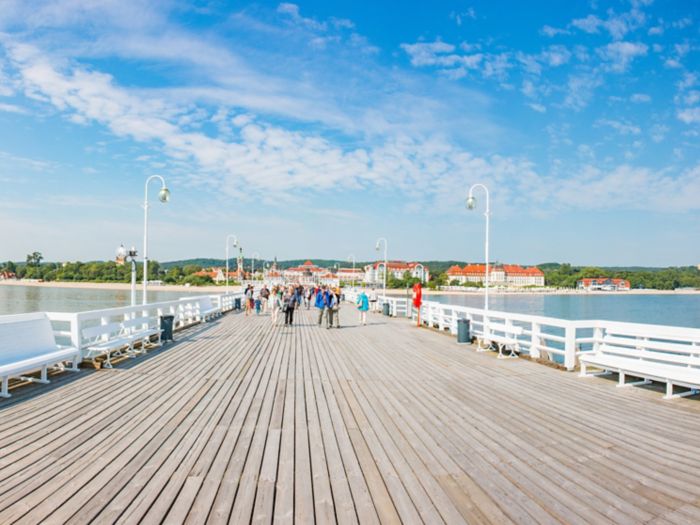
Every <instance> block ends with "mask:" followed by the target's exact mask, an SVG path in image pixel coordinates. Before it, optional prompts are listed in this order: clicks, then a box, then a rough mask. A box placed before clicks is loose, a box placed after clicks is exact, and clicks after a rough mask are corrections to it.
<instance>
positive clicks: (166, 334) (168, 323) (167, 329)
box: [160, 315, 175, 341]
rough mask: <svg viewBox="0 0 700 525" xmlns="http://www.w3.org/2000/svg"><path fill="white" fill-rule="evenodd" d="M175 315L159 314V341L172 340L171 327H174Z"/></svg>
mask: <svg viewBox="0 0 700 525" xmlns="http://www.w3.org/2000/svg"><path fill="white" fill-rule="evenodd" d="M174 325H175V316H174V315H161V316H160V329H161V334H160V340H161V341H173V340H174V339H173V328H174V327H175V326H174Z"/></svg>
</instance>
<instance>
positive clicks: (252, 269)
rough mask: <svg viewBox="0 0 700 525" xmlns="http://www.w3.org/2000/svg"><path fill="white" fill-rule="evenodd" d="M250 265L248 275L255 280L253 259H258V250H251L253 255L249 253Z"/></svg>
mask: <svg viewBox="0 0 700 525" xmlns="http://www.w3.org/2000/svg"><path fill="white" fill-rule="evenodd" d="M251 257H252V259H251V262H250V263H251V267H250V277H251V278H252V279H253V280H255V259H256V258H258V259H260V254H259V253H258V252H253V255H251Z"/></svg>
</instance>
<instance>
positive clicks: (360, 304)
mask: <svg viewBox="0 0 700 525" xmlns="http://www.w3.org/2000/svg"><path fill="white" fill-rule="evenodd" d="M357 310H358V311H359V312H360V324H361V325H366V324H367V310H369V297H367V294H366V293H365V291H364V290H362V291H361V292H360V295H358V296H357Z"/></svg>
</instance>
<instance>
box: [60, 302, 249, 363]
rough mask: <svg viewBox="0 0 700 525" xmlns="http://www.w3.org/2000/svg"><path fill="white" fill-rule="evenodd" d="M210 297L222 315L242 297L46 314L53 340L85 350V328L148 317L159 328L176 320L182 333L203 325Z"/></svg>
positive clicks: (175, 325) (176, 327)
mask: <svg viewBox="0 0 700 525" xmlns="http://www.w3.org/2000/svg"><path fill="white" fill-rule="evenodd" d="M204 297H207V298H208V299H209V300H210V301H211V304H213V305H214V306H217V307H219V308H221V311H222V312H227V311H229V310H232V309H233V307H234V304H235V299H236V298H240V297H242V295H241V294H240V293H235V294H231V293H230V294H217V295H210V296H193V297H184V298H181V299H178V300H175V301H163V302H158V303H149V304H145V305H137V306H122V307H118V308H106V309H102V310H92V311H87V312H73V313H69V312H47V315H48V316H49V319H50V320H51V324H52V325H53V328H54V336H55V337H56V340H57V341H58V342H59V343H60V342H63V343H66V344H70V345H71V346H74V347H76V348H79V349H81V350H83V349H84V348H85V346H86V344H87V343H88V341H87V340H86V339H85V338H84V337H83V334H82V331H83V329H85V328H88V327H91V326H97V325H100V324H101V325H107V324H110V323H115V322H117V323H119V322H122V321H127V320H129V319H135V318H141V317H147V318H149V320H150V321H152V322H153V323H154V324H157V323H158V322H159V320H160V317H161V316H165V315H172V316H174V326H173V327H174V328H175V329H180V328H184V327H186V326H189V325H192V324H195V323H198V322H201V321H202V320H203V319H202V303H203V299H204Z"/></svg>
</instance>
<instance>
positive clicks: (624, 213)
mask: <svg viewBox="0 0 700 525" xmlns="http://www.w3.org/2000/svg"><path fill="white" fill-rule="evenodd" d="M154 4H155V5H154ZM376 4H377V3H376V2H371V3H370V2H345V1H343V2H328V1H326V2H321V1H313V2H300V3H279V2H257V3H246V2H224V1H204V0H201V1H196V2H186V1H184V0H177V1H172V2H168V1H162V2H148V1H145V0H58V1H54V2H48V1H37V2H31V3H29V2H24V1H22V0H0V13H1V14H0V184H1V185H2V186H1V187H2V191H1V192H0V224H2V227H0V259H2V260H6V259H24V257H25V255H26V254H27V253H29V252H32V251H34V250H39V251H41V252H43V253H44V255H45V257H46V259H47V260H78V259H80V260H88V259H109V258H111V257H112V256H113V253H114V250H115V248H116V247H117V246H118V245H119V244H120V243H124V244H126V245H132V244H133V245H136V246H137V248H138V249H139V250H141V242H142V241H141V239H142V235H143V233H142V228H143V225H142V221H143V211H142V208H141V203H142V201H143V191H144V189H143V184H144V181H145V179H146V178H147V177H148V176H149V175H153V174H160V175H163V176H164V177H165V178H166V180H167V182H168V185H169V186H170V188H171V190H172V201H171V202H170V203H169V204H168V205H160V204H154V205H153V208H152V212H151V229H150V233H151V244H150V255H151V257H152V258H154V259H159V260H163V261H165V260H173V259H179V258H188V257H197V256H208V257H222V256H223V252H224V239H225V236H226V234H227V233H234V234H237V235H238V237H239V238H240V239H241V243H242V245H243V246H244V248H245V251H246V252H247V253H249V254H251V253H253V252H258V253H259V254H261V255H262V256H263V257H267V258H271V257H274V256H277V257H279V258H297V257H337V258H345V257H347V256H348V255H349V254H351V253H352V254H354V255H355V256H356V257H357V258H358V259H369V258H373V257H375V255H376V252H375V251H374V249H373V247H374V242H375V240H376V238H377V237H379V236H385V237H387V238H388V239H389V255H390V257H391V258H404V259H462V260H470V261H479V260H482V258H483V256H482V255H481V254H482V251H483V241H482V239H483V227H484V221H483V216H482V215H481V213H478V212H468V211H467V210H466V209H465V207H464V199H465V197H466V193H467V190H468V188H469V186H470V185H471V184H472V183H477V182H481V183H484V184H486V185H487V186H489V188H490V189H491V208H492V252H491V253H492V259H494V260H499V261H503V262H518V263H524V264H535V263H539V262H546V261H570V262H573V263H576V264H601V265H625V264H643V265H686V264H697V263H700V155H699V153H700V67H699V65H700V60H699V55H700V33H699V27H700V25H699V22H700V7H699V4H697V3H696V2H688V1H681V0H678V1H666V2H661V1H657V2H651V1H649V0H629V1H628V0H622V1H613V2H602V1H590V2H584V1H581V2H552V1H550V2H516V1H513V2H499V3H496V2H480V1H474V2H448V1H443V2H403V3H401V8H400V9H399V8H398V7H397V5H398V4H396V3H393V2H383V3H380V4H381V5H376ZM151 191H152V192H151V195H152V197H151V199H152V200H155V196H156V193H157V186H156V185H155V184H154V185H153V187H152V190H151ZM478 196H479V197H481V195H478ZM480 205H483V198H481V201H480ZM481 209H483V208H481Z"/></svg>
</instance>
